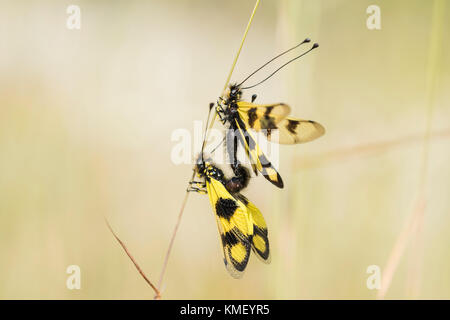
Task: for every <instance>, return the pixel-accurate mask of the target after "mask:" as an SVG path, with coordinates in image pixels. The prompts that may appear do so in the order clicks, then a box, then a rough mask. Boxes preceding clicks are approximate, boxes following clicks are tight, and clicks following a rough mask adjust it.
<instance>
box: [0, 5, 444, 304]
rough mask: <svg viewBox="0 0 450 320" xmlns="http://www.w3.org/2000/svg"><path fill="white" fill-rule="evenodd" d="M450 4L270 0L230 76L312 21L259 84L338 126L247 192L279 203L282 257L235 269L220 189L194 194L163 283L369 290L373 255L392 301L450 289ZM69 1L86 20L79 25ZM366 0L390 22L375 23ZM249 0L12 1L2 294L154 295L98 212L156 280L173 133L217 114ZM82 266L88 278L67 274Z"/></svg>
mask: <svg viewBox="0 0 450 320" xmlns="http://www.w3.org/2000/svg"><path fill="white" fill-rule="evenodd" d="M446 2H447V1H446V0H437V1H436V2H435V1H425V0H395V1H386V0H371V1H365V0H326V1H325V0H322V1H317V0H314V1H313V0H282V1H280V0H278V1H275V0H262V1H261V3H260V5H259V8H258V10H257V12H256V15H255V19H254V21H253V25H252V27H251V29H250V32H249V34H248V37H247V40H246V42H245V45H244V48H243V50H242V54H241V57H240V59H239V61H238V63H237V66H236V69H235V72H234V74H233V77H232V81H239V80H242V79H243V78H244V77H245V76H246V75H247V74H249V73H250V72H251V71H253V70H254V69H255V68H257V67H258V66H260V65H261V64H262V63H264V62H266V61H267V60H268V59H270V58H271V57H273V56H275V55H276V54H278V53H279V52H281V51H283V50H285V49H287V48H289V47H291V46H292V45H294V44H296V43H298V42H300V41H301V40H303V39H304V38H305V37H310V38H311V39H312V40H313V41H317V42H319V43H320V48H319V49H318V50H316V51H314V52H313V53H311V54H310V55H308V56H307V57H305V58H303V59H302V60H300V61H298V62H296V63H293V64H292V65H290V66H289V67H287V68H286V69H285V70H283V71H282V72H280V73H278V74H277V75H276V76H274V77H273V78H272V79H271V80H269V81H267V82H265V83H264V84H263V85H261V86H258V87H256V88H254V89H252V90H251V92H248V94H249V95H248V96H250V95H251V94H252V93H256V94H258V101H259V102H280V101H281V102H286V103H288V104H289V105H291V107H292V113H293V114H294V115H296V116H298V117H302V118H307V119H314V120H316V121H318V122H320V123H322V124H323V125H324V126H325V127H326V130H327V133H326V135H325V136H324V137H322V138H320V139H319V140H317V141H314V142H311V143H308V144H304V145H297V146H281V147H280V168H279V172H280V174H281V175H282V177H283V179H284V182H285V189H283V190H278V189H277V188H274V187H273V186H272V185H270V184H269V183H267V182H266V181H265V180H264V179H263V178H262V177H257V178H254V179H252V181H251V183H250V186H249V188H248V190H246V191H244V192H243V193H244V194H245V195H246V196H247V197H248V198H249V199H251V201H252V202H254V203H255V204H256V205H257V206H258V207H259V208H260V209H261V211H262V213H263V214H264V216H265V218H266V221H267V224H268V227H269V236H270V241H271V249H272V263H271V264H269V265H265V264H262V263H261V262H260V261H259V260H258V259H256V258H255V257H254V256H252V258H251V259H250V262H249V265H248V267H247V270H246V274H245V275H244V277H243V278H242V279H240V280H235V279H232V278H231V277H230V276H229V275H228V274H227V272H226V270H225V268H224V265H223V261H222V251H221V249H220V244H219V236H218V234H217V228H216V223H215V219H214V216H213V212H212V209H211V207H210V204H209V201H208V199H207V197H206V196H204V195H198V194H191V195H190V197H189V200H188V202H187V205H186V208H185V211H184V215H183V217H182V220H181V225H180V228H179V232H178V234H177V238H176V239H175V244H174V247H173V251H172V255H171V257H170V261H169V265H168V269H167V273H166V275H165V281H164V285H163V292H162V294H163V298H167V299H319V298H322V299H328V298H333V299H348V298H357V299H374V298H376V297H377V294H378V295H380V290H376V289H375V290H369V289H368V287H367V285H366V281H367V279H368V277H369V276H370V274H368V273H367V272H366V270H367V268H368V266H370V265H377V266H379V267H380V269H381V271H382V272H386V275H385V274H383V278H382V281H384V282H383V284H384V285H385V287H384V288H385V291H386V292H385V294H381V296H384V297H385V298H388V299H393V298H396V299H397V298H400V299H409V298H424V299H431V298H437V299H448V298H450V271H449V270H450V251H449V246H448V244H449V242H450V215H449V208H450V203H449V198H448V195H449V191H448V188H449V181H450V166H449V165H448V164H449V160H450V149H449V146H450V132H449V130H450V124H449V121H448V119H450V108H449V101H450V90H448V89H449V86H450V61H449V59H448V56H449V55H450V51H449V50H450V44H449V42H448V41H446V42H444V39H449V36H450V35H449V30H450V19H449V18H450V15H449V13H450V4H449V3H447V6H446V8H444V6H443V5H442V4H445V3H446ZM73 4H74V5H78V6H79V7H80V9H81V29H79V30H77V29H75V30H70V29H68V28H67V27H66V21H67V19H68V17H69V16H70V14H68V13H67V12H66V10H67V7H68V6H69V5H73ZM369 5H378V6H379V7H380V8H381V30H369V29H368V28H367V26H366V20H367V18H368V17H369V16H370V14H367V13H366V9H367V7H368V6H369ZM253 6H254V1H253V0H248V1H237V0H233V1H226V2H224V1H210V0H189V1H188V0H174V1H162V0H151V1H100V0H97V1H80V0H74V1H65V0H63V1H45V0H40V1H12V0H11V1H8V0H3V1H2V4H1V10H0V26H1V27H0V37H1V39H2V41H1V42H0V251H1V258H0V298H2V299H22V298H31V299H151V298H153V295H154V294H153V291H152V290H151V289H150V288H149V287H148V285H147V284H146V283H145V282H144V281H143V279H142V278H141V277H140V275H139V274H138V273H137V271H136V270H135V268H134V266H133V264H132V263H131V261H130V260H129V259H128V258H127V257H126V255H125V253H124V252H123V251H122V249H121V248H120V246H119V245H118V243H117V242H116V240H115V239H114V238H113V236H112V235H111V233H110V232H109V231H108V229H107V228H106V225H105V223H104V221H103V216H106V217H107V218H108V219H109V221H110V223H111V225H112V227H113V228H114V230H115V232H117V234H118V235H119V237H120V238H121V239H122V240H123V241H124V242H125V243H126V244H127V246H128V249H129V250H130V251H131V253H132V254H133V255H134V257H135V258H136V260H137V261H138V263H139V264H140V265H141V267H142V269H143V270H144V271H145V273H146V274H147V275H148V277H149V278H150V279H151V280H152V281H153V282H157V280H158V277H159V273H160V271H161V268H162V265H163V259H164V255H165V252H166V250H167V247H168V244H169V241H170V237H171V234H172V231H173V228H174V225H175V223H176V220H177V216H178V212H179V209H180V206H181V203H182V200H183V197H184V194H185V189H186V185H187V181H188V180H189V179H190V177H191V174H192V165H190V164H182V165H175V164H174V163H173V162H172V161H171V151H172V148H173V147H174V145H176V142H174V141H172V140H171V135H172V132H173V131H174V130H176V129H180V128H185V129H187V130H189V131H191V132H193V127H194V121H195V120H197V121H199V120H200V121H204V120H205V118H206V112H207V108H208V104H209V102H211V101H215V100H216V99H217V97H218V95H220V93H221V89H222V88H223V85H224V82H225V80H226V77H227V74H228V71H229V69H230V66H231V63H232V60H233V58H234V56H235V54H236V51H237V49H238V47H239V43H240V40H241V37H242V34H243V31H244V29H245V26H246V24H247V22H248V18H249V16H250V13H251V11H252V9H253ZM436 8H437V9H436ZM294 55H295V54H294ZM290 57H292V56H290ZM287 59H289V57H286V60H283V61H287ZM280 63H281V62H280ZM278 65H279V64H278ZM278 65H277V63H275V65H274V66H273V67H271V68H272V69H270V68H269V69H268V70H266V71H265V72H262V74H261V75H259V78H258V79H259V80H260V79H262V78H263V76H265V75H267V73H268V72H269V71H271V70H274V68H275V67H277V66H278ZM255 80H256V79H255ZM248 96H247V97H248ZM428 119H429V120H430V124H431V134H430V135H429V144H424V138H425V137H426V136H427V135H426V132H427V129H426V128H427V121H428ZM217 128H220V125H219V124H217ZM427 146H428V147H427ZM410 225H413V226H414V227H412V228H409V227H408V226H410ZM405 230H406V231H405ZM408 230H409V231H408ZM69 265H78V266H80V268H81V289H80V290H68V289H67V287H66V279H67V277H68V276H69V275H68V274H67V273H66V268H67V267H68V266H69ZM389 278H390V280H391V281H388V280H389Z"/></svg>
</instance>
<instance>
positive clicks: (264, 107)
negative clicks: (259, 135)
mask: <svg viewBox="0 0 450 320" xmlns="http://www.w3.org/2000/svg"><path fill="white" fill-rule="evenodd" d="M237 106H238V109H237V110H238V112H239V117H240V118H241V119H242V121H243V122H244V123H245V125H246V128H252V129H253V130H256V131H260V130H264V129H269V130H270V129H277V124H278V123H279V122H281V121H282V120H283V119H284V118H286V117H287V116H288V115H289V113H290V112H291V108H290V107H289V106H288V105H287V104H284V103H274V104H253V103H251V102H246V101H238V102H237Z"/></svg>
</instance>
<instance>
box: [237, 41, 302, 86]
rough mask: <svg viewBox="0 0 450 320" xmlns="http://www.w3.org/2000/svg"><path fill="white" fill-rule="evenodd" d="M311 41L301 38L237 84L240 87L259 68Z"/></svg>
mask: <svg viewBox="0 0 450 320" xmlns="http://www.w3.org/2000/svg"><path fill="white" fill-rule="evenodd" d="M308 42H311V39H309V38H306V39H305V40H303V41H302V42H300V43H299V44H297V45H295V46H293V47H292V48H290V49H288V50H286V51H284V52H282V53H280V54H279V55H277V56H276V57H273V58H272V59H270V60H269V61H267V62H266V63H264V64H263V65H262V66H261V67H259V68H258V69H256V70H255V71H253V72H252V73H251V74H250V75H249V76H248V77H247V78H245V79H244V81H242V82H241V83H240V84H238V87H240V86H241V85H242V84H243V83H244V82H245V81H247V80H248V79H250V77H251V76H253V75H254V74H255V73H257V72H258V71H259V70H261V69H262V68H264V67H265V66H267V65H268V64H269V63H271V62H272V61H273V60H275V59H278V58H279V57H281V56H283V55H285V54H286V53H288V52H290V51H292V50H294V49H295V48H298V47H300V46H301V45H302V44H305V43H308Z"/></svg>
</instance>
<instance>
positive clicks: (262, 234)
mask: <svg viewBox="0 0 450 320" xmlns="http://www.w3.org/2000/svg"><path fill="white" fill-rule="evenodd" d="M237 197H238V199H239V200H241V201H242V202H243V203H244V204H245V206H246V207H247V210H248V213H249V215H250V216H251V219H252V220H253V237H252V243H251V244H252V249H253V251H254V252H255V253H256V255H257V256H258V258H259V259H260V260H261V261H263V262H265V263H270V247H269V236H268V230H267V224H266V221H265V220H264V217H263V215H262V213H261V211H259V209H258V208H257V207H256V206H255V205H254V204H253V203H252V202H250V201H249V200H248V199H247V198H246V197H244V196H243V195H242V194H238V195H237Z"/></svg>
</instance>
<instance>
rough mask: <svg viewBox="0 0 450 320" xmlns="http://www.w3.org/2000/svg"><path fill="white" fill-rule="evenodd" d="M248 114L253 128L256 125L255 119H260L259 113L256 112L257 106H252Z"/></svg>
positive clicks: (249, 123)
mask: <svg viewBox="0 0 450 320" xmlns="http://www.w3.org/2000/svg"><path fill="white" fill-rule="evenodd" d="M247 114H248V125H249V126H250V128H253V126H254V125H255V121H256V120H257V119H258V115H257V114H256V108H251V109H250V110H248V112H247Z"/></svg>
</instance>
